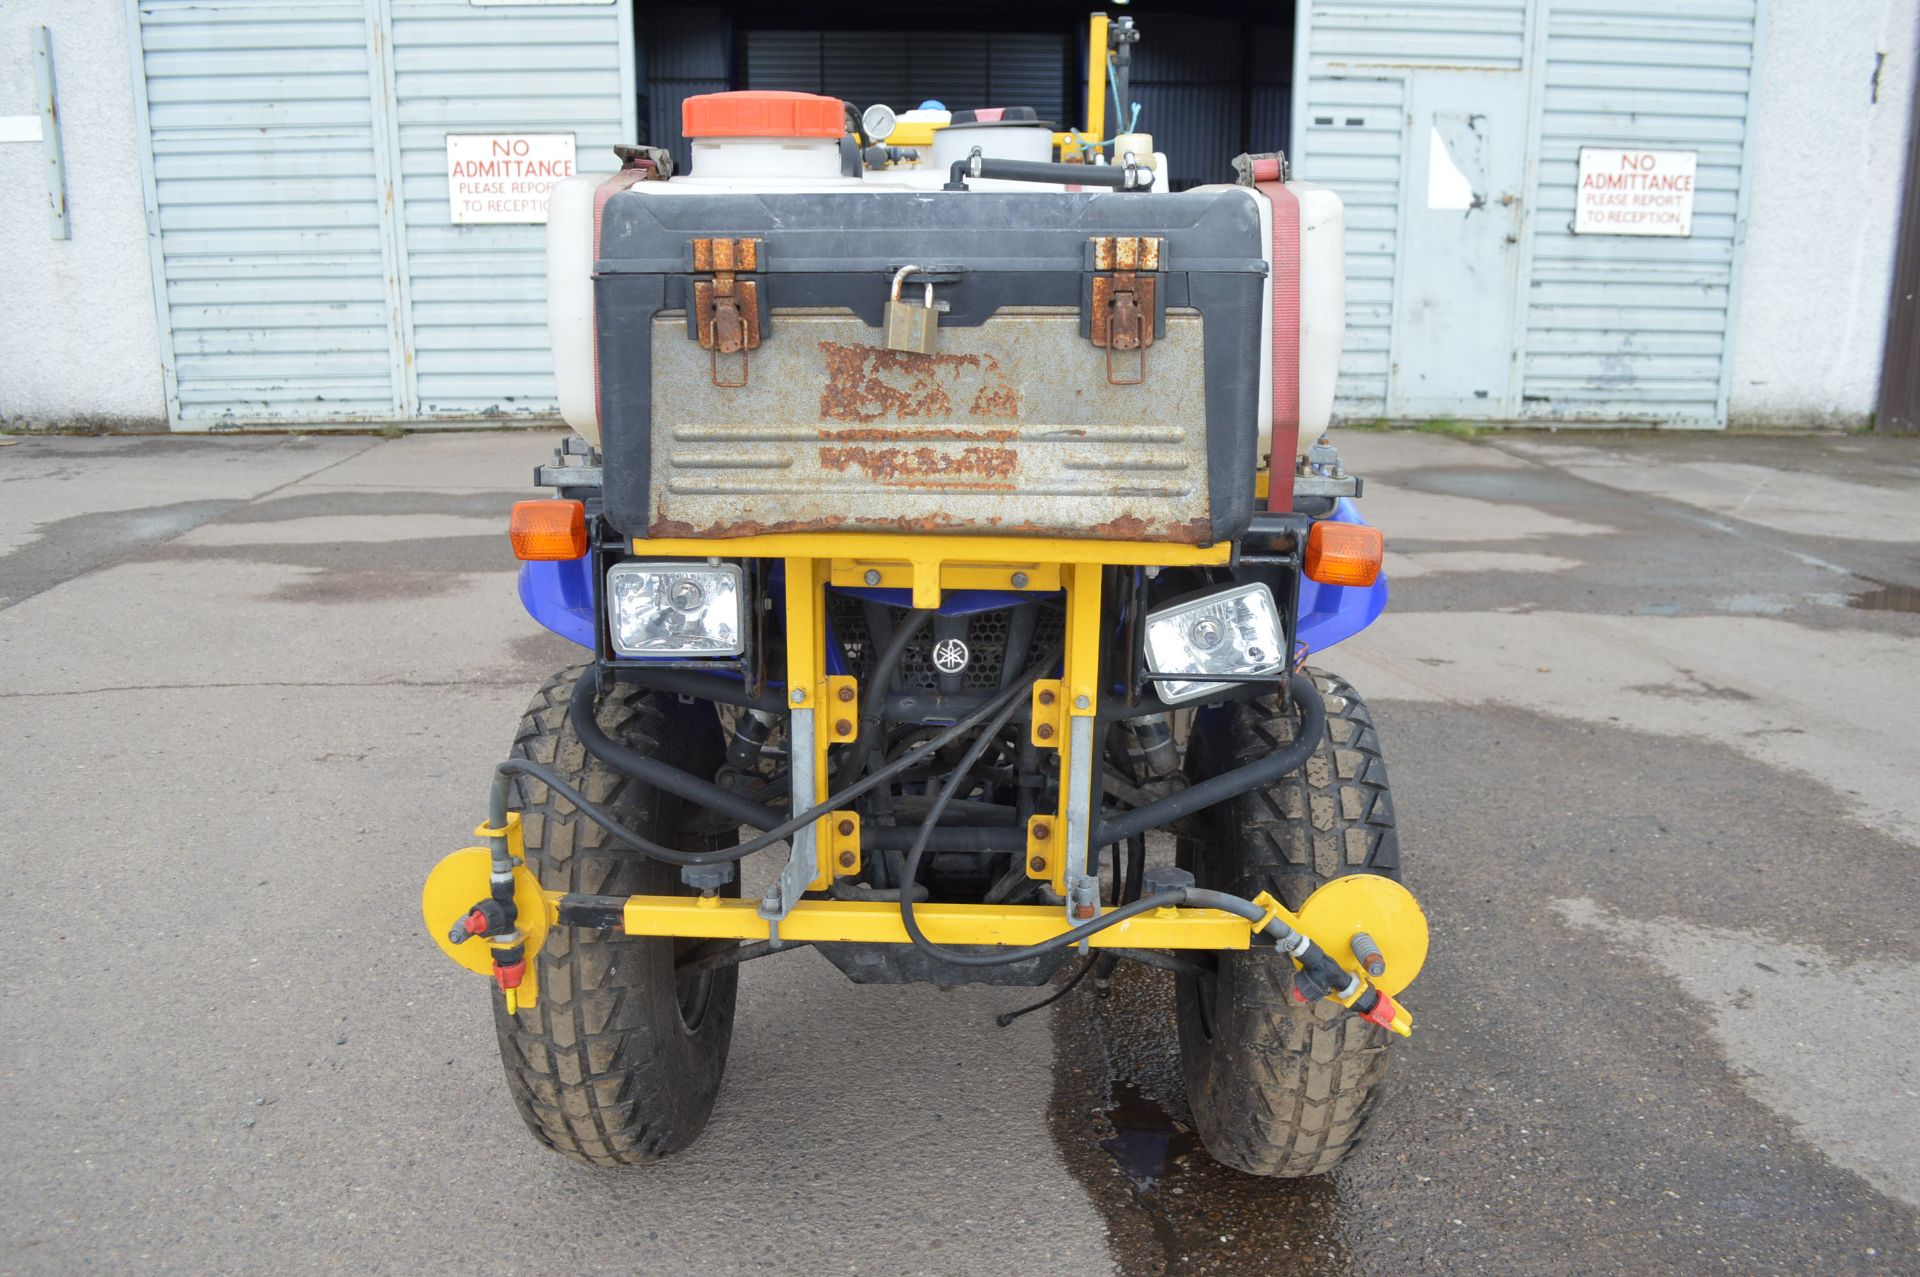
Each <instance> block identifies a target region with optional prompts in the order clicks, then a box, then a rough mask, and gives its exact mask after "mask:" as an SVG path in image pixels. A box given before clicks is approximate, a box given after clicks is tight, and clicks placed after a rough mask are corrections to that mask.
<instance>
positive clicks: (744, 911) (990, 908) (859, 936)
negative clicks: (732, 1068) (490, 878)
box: [547, 892, 1253, 949]
mask: <svg viewBox="0 0 1920 1277" xmlns="http://www.w3.org/2000/svg"><path fill="white" fill-rule="evenodd" d="M561 899H562V894H561V893H560V892H548V893H547V912H548V918H549V920H550V921H554V922H557V920H558V918H559V909H560V900H561ZM913 918H914V921H915V922H917V923H919V924H920V929H921V930H922V931H924V932H925V933H926V935H927V938H928V939H929V940H931V941H933V942H934V943H935V944H946V945H954V944H997V945H1029V944H1039V943H1040V942H1041V941H1043V940H1047V939H1050V938H1051V937H1053V936H1057V935H1059V934H1060V933H1061V932H1063V931H1065V930H1067V929H1068V925H1069V924H1068V923H1067V921H1066V920H1065V918H1063V917H1062V916H1061V913H1060V910H1059V909H1057V908H1054V907H1052V906H1050V905H963V904H939V903H936V902H928V903H925V904H917V905H915V906H914V907H913ZM621 926H622V928H623V929H624V930H625V931H626V933H627V934H628V935H635V936H686V937H694V938H702V939H712V940H765V939H768V938H769V932H768V926H767V920H766V919H765V918H763V917H761V916H760V915H759V914H758V913H757V912H756V902H755V901H752V900H737V899H720V898H716V897H712V896H707V897H700V896H628V897H627V899H626V903H625V907H624V908H623V910H622V913H621ZM1252 938H1253V929H1252V928H1251V927H1249V926H1248V925H1247V920H1246V919H1244V918H1238V917H1235V916H1234V915H1232V914H1230V913H1221V912H1219V911H1218V910H1215V909H1155V910H1152V911H1150V912H1148V913H1145V914H1142V915H1140V916H1139V917H1137V918H1129V919H1127V920H1126V921H1125V922H1117V923H1115V924H1114V925H1112V926H1111V927H1108V928H1107V929H1106V930H1104V931H1098V932H1095V933H1094V935H1093V936H1092V937H1091V938H1090V939H1089V940H1088V941H1087V943H1088V944H1090V945H1092V946H1093V947H1094V948H1096V949H1097V948H1123V949H1245V948H1247V947H1248V946H1249V944H1250V943H1251V941H1252ZM780 939H781V941H782V942H787V941H791V942H793V943H796V944H798V943H803V942H819V941H835V940H845V941H853V942H856V943H869V944H910V943H912V941H911V940H910V939H909V937H908V936H907V929H906V925H905V924H904V923H902V922H901V921H900V906H899V905H898V904H895V903H893V902H892V901H886V900H802V901H801V902H800V903H799V904H797V905H795V906H794V907H793V911H792V912H791V913H789V914H788V915H787V916H786V917H785V918H782V919H781V920H780Z"/></svg>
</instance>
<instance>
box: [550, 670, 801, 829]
mask: <svg viewBox="0 0 1920 1277" xmlns="http://www.w3.org/2000/svg"><path fill="white" fill-rule="evenodd" d="M599 681H600V680H599V677H598V675H597V674H596V672H595V671H594V669H593V668H592V667H591V666H589V667H588V668H587V669H586V670H585V671H583V672H582V673H581V675H580V678H579V680H578V681H576V682H575V683H574V685H573V699H572V703H571V704H570V705H569V707H568V710H567V713H568V714H569V715H570V716H571V717H572V719H573V734H574V735H575V736H578V737H579V738H580V743H581V744H582V745H584V746H586V749H587V752H588V753H589V754H592V755H593V756H594V757H595V758H597V759H599V760H600V761H601V762H603V763H605V764H606V765H607V766H609V767H611V768H613V769H614V770H615V771H617V772H625V773H626V774H627V775H629V776H632V777H635V778H637V779H639V780H643V781H645V782H646V783H647V784H649V785H652V786H653V787H654V788H655V789H664V790H666V791H667V792H668V793H669V794H672V795H674V796H675V797H676V798H684V799H686V800H687V801H688V802H690V803H694V804H696V805H697V806H701V807H708V808H711V809H713V810H714V811H717V812H720V813H721V814H722V815H725V816H728V817H731V818H732V819H733V820H736V821H738V822H739V823H740V824H743V825H746V826H748V827H750V828H753V829H771V828H773V827H774V825H776V824H778V823H779V822H780V813H779V812H778V811H776V810H774V809H773V808H771V807H768V806H767V805H765V804H764V803H757V802H755V801H753V799H751V798H747V797H745V796H744V795H741V794H738V793H736V792H734V791H733V790H731V789H722V788H720V786H718V785H716V784H714V783H713V782H712V781H710V780H702V779H701V778H700V777H698V776H695V775H694V774H693V773H692V772H688V771H682V770H681V769H680V768H678V767H675V766H674V765H673V764H672V763H668V762H662V761H661V760H660V759H658V758H655V757H653V756H652V755H651V754H643V753H641V752H640V751H639V750H637V749H634V748H633V747H632V746H630V745H622V744H621V743H620V742H619V741H617V740H614V739H613V738H612V737H611V736H608V735H607V734H606V733H605V732H603V731H601V730H600V724H599V722H598V721H596V720H595V718H594V701H595V700H596V699H597V698H598V697H599V693H600V688H599Z"/></svg>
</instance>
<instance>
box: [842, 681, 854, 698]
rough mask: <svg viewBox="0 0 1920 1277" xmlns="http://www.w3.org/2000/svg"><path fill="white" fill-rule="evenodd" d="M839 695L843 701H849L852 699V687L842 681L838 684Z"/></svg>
mask: <svg viewBox="0 0 1920 1277" xmlns="http://www.w3.org/2000/svg"><path fill="white" fill-rule="evenodd" d="M839 696H840V699H841V700H843V701H850V700H852V699H853V689H852V688H851V687H848V686H847V685H846V684H845V683H842V684H840V692H839Z"/></svg>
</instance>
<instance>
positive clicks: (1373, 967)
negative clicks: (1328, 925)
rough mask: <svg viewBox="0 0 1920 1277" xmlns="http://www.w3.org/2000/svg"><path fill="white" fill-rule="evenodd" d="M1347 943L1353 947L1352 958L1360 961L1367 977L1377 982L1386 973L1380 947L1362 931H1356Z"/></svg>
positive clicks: (1385, 963)
mask: <svg viewBox="0 0 1920 1277" xmlns="http://www.w3.org/2000/svg"><path fill="white" fill-rule="evenodd" d="M1348 943H1349V944H1351V945H1352V946H1353V956H1354V957H1356V958H1358V959H1359V960H1360V965H1361V966H1362V967H1363V968H1365V969H1366V973H1367V974H1368V975H1370V976H1372V977H1373V978H1374V979H1376V980H1377V979H1379V978H1380V977H1381V976H1383V975H1385V974H1386V973H1387V958H1386V955H1385V954H1383V953H1381V952H1380V946H1379V945H1377V944H1375V943H1374V942H1373V937H1372V936H1370V935H1368V934H1367V933H1366V932H1364V931H1356V932H1354V933H1353V939H1352V940H1351V941H1349V942H1348Z"/></svg>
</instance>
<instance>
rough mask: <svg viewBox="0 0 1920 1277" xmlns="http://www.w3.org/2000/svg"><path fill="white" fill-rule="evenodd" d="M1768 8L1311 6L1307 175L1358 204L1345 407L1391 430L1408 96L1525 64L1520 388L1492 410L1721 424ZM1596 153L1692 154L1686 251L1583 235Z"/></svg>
mask: <svg viewBox="0 0 1920 1277" xmlns="http://www.w3.org/2000/svg"><path fill="white" fill-rule="evenodd" d="M1759 2H1760V0H1448V2H1445V3H1442V2H1439V0H1432V2H1428V3H1421V2H1419V0H1399V2H1398V3H1394V4H1392V5H1385V4H1378V3H1371V2H1368V0H1303V2H1302V4H1301V7H1300V11H1299V27H1298V41H1299V51H1298V56H1297V57H1296V59H1295V66H1296V78H1295V88H1294V102H1295V107H1294V110H1295V119H1296V127H1295V129H1294V152H1293V158H1294V161H1295V171H1296V173H1297V174H1298V175H1299V176H1301V177H1304V178H1308V179H1310V180H1314V181H1320V182H1325V183H1327V184H1328V185H1331V186H1333V187H1334V188H1335V189H1337V190H1338V191H1339V192H1340V193H1341V194H1342V195H1343V196H1344V197H1345V199H1346V201H1347V206H1348V240H1347V250H1348V263H1349V264H1348V330H1347V334H1348V336H1347V355H1346V358H1345V360H1344V362H1343V363H1342V366H1341V377H1340V384H1339V410H1340V411H1341V412H1342V413H1343V414H1345V415H1348V416H1355V417H1358V416H1378V415H1383V414H1384V413H1385V412H1386V410H1387V405H1388V403H1389V401H1390V400H1391V398H1392V394H1391V384H1390V381H1391V378H1392V376H1393V369H1394V364H1395V361H1394V352H1393V350H1392V348H1391V343H1392V333H1393V332H1394V328H1395V325H1394V322H1393V320H1394V315H1393V307H1394V305H1395V301H1396V294H1397V291H1398V290H1397V287H1396V285H1397V283H1398V281H1399V280H1400V279H1401V277H1402V274H1403V272H1404V271H1405V270H1407V269H1408V268H1409V267H1408V264H1407V263H1405V262H1403V261H1401V260H1400V259H1399V256H1398V253H1397V248H1398V244H1399V240H1400V237H1401V227H1402V221H1401V219H1402V218H1403V216H1405V213H1404V211H1403V210H1404V209H1405V208H1407V207H1410V195H1409V193H1408V192H1407V191H1406V190H1405V189H1404V183H1405V181H1406V174H1407V172H1408V171H1409V168H1410V167H1411V164H1410V160H1411V157H1410V155H1409V146H1408V138H1409V136H1410V135H1412V133H1413V128H1414V121H1413V120H1412V119H1411V118H1410V115H1409V114H1408V101H1409V99H1408V90H1409V85H1410V84H1411V82H1412V80H1413V79H1414V78H1415V77H1418V76H1420V75H1421V74H1422V72H1423V69H1431V70H1433V71H1447V70H1458V69H1474V70H1485V71H1500V70H1505V71H1512V70H1516V69H1518V70H1523V71H1525V72H1526V73H1527V74H1528V75H1529V76H1530V77H1531V80H1530V101H1531V103H1532V105H1531V109H1530V118H1529V119H1528V120H1527V121H1525V123H1524V127H1525V128H1526V129H1527V147H1528V153H1527V168H1528V173H1529V176H1528V179H1527V183H1526V186H1525V190H1524V198H1525V200H1526V212H1527V218H1526V228H1527V229H1526V231H1525V235H1524V243H1523V244H1522V245H1521V246H1520V248H1521V251H1522V261H1521V271H1520V273H1519V281H1520V282H1519V293H1520V295H1518V296H1516V297H1515V299H1514V308H1513V309H1514V323H1513V326H1512V331H1511V333H1509V334H1507V335H1506V336H1504V337H1501V336H1500V335H1498V334H1495V335H1493V336H1492V338H1491V339H1493V340H1505V341H1506V342H1508V343H1509V345H1510V347H1511V350H1512V354H1513V356H1514V359H1515V361H1516V365H1517V368H1518V374H1517V377H1516V380H1515V389H1516V390H1517V392H1518V393H1517V394H1516V395H1512V396H1511V397H1510V400H1509V402H1506V403H1497V402H1489V404H1488V406H1487V409H1486V413H1485V415H1487V416H1490V417H1528V418H1541V419H1547V418H1551V419H1569V420H1571V419H1585V420H1630V421H1661V422H1671V423H1678V424H1692V425H1714V424H1724V422H1725V420H1726V392H1727V385H1728V377H1729V372H1730V367H1731V364H1730V360H1729V357H1728V350H1727V345H1728V341H1729V339H1730V335H1731V328H1732V325H1731V321H1730V308H1731V306H1732V304H1733V300H1734V297H1735V295H1736V293H1737V257H1738V248H1737V246H1738V241H1739V230H1738V227H1739V220H1740V216H1741V210H1742V191H1743V182H1744V178H1743V172H1744V170H1745V168H1746V165H1745V163H1744V158H1743V157H1744V155H1745V153H1746V147H1747V144H1748V117H1749V109H1750V107H1749V99H1748V86H1749V84H1750V82H1751V77H1752V74H1753V71H1752V68H1753V65H1754V60H1755V56H1756V53H1755V47H1754V45H1755V34H1756V31H1757V28H1758V21H1757V14H1756V10H1757V8H1758V5H1759ZM1418 136H1419V139H1420V140H1419V144H1420V145H1422V146H1424V145H1425V144H1426V142H1425V132H1424V126H1423V128H1422V129H1421V131H1420V133H1419V135H1418ZM1583 145H1586V146H1623V147H1649V148H1657V149H1677V150H1697V151H1699V153H1700V155H1699V173H1698V194H1697V197H1696V202H1695V207H1694V220H1693V233H1692V235H1691V236H1690V237H1687V238H1652V237H1638V236H1636V237H1625V236H1599V235H1591V236H1577V237H1576V236H1575V235H1573V233H1572V230H1571V224H1572V220H1573V205H1574V192H1575V185H1576V170H1577V163H1578V152H1579V148H1580V147H1581V146H1583Z"/></svg>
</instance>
